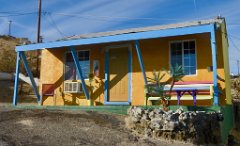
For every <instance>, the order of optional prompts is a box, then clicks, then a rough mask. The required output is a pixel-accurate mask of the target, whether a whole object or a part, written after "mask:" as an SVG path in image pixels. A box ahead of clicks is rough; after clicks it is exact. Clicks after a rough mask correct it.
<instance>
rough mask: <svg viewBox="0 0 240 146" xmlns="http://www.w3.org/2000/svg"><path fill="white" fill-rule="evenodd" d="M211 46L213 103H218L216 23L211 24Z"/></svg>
mask: <svg viewBox="0 0 240 146" xmlns="http://www.w3.org/2000/svg"><path fill="white" fill-rule="evenodd" d="M211 28H212V29H211V48H212V65H213V91H214V92H213V98H214V100H213V104H214V105H218V92H219V91H218V83H217V82H218V79H217V46H216V45H217V44H216V36H215V25H214V24H212V25H211Z"/></svg>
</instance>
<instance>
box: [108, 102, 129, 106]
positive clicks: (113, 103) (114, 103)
mask: <svg viewBox="0 0 240 146" xmlns="http://www.w3.org/2000/svg"><path fill="white" fill-rule="evenodd" d="M104 105H130V103H129V102H104Z"/></svg>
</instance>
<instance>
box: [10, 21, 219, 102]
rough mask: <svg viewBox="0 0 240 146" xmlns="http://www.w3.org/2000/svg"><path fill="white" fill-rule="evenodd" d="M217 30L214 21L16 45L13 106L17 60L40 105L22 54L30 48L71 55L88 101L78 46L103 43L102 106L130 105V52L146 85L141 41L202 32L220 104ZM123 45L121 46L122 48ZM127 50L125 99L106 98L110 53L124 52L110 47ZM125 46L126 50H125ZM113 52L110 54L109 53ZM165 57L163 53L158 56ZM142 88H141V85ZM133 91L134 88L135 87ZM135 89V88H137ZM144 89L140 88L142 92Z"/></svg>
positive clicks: (38, 96)
mask: <svg viewBox="0 0 240 146" xmlns="http://www.w3.org/2000/svg"><path fill="white" fill-rule="evenodd" d="M216 29H217V26H216V24H215V23H209V24H202V25H193V26H182V27H175V28H166V29H163V28H162V29H153V30H145V31H136V32H134V33H133V32H128V33H125V32H115V33H113V34H111V33H109V34H105V35H101V36H94V37H86V38H77V39H71V40H63V41H57V42H49V43H41V44H31V45H25V46H17V47H16V52H17V63H16V76H15V86H14V96H13V105H15V106H16V105H17V102H18V82H19V64H20V60H22V61H23V63H24V66H25V69H26V71H27V73H28V76H29V77H30V79H31V83H32V87H33V89H34V92H35V94H36V96H37V102H38V103H39V104H42V102H43V99H42V93H41V92H39V91H38V89H37V86H36V84H35V82H34V80H33V76H32V73H31V71H30V69H29V66H28V62H27V59H26V56H25V54H24V52H25V51H32V50H38V49H40V50H51V51H56V52H58V51H60V50H65V51H68V52H69V54H71V56H72V58H73V62H74V66H75V67H76V73H77V75H78V77H79V80H80V81H81V88H82V91H83V94H84V97H85V98H86V100H87V101H88V102H89V103H91V95H90V93H89V87H87V84H86V80H85V78H84V73H83V66H82V65H81V64H80V63H79V60H78V52H77V51H78V50H79V49H78V48H79V47H80V48H81V47H86V46H92V45H104V46H105V47H104V49H103V50H102V51H103V54H102V56H103V57H104V58H103V59H102V60H103V62H104V65H101V68H104V80H103V89H104V93H103V96H104V105H132V98H133V95H132V93H133V92H132V91H133V88H134V87H133V86H134V85H133V82H132V80H133V79H132V77H133V75H132V74H133V70H132V61H133V53H134V54H136V56H137V60H138V66H140V69H141V73H142V77H141V78H142V79H141V80H139V81H143V83H142V84H143V85H147V84H148V83H147V75H146V68H147V66H148V64H146V63H145V60H144V59H143V57H142V56H143V54H142V52H143V50H144V45H143V44H142V41H145V40H150V39H159V38H166V37H177V36H186V35H193V34H202V33H207V34H210V45H211V55H212V60H211V61H212V72H213V76H212V79H213V97H214V98H213V99H214V100H213V104H214V105H219V101H218V98H219V91H218V78H217V76H218V75H217V59H216V52H217V46H216V36H215V33H216ZM121 48H122V49H121ZM124 48H125V52H126V54H127V55H126V57H125V58H123V60H125V61H126V60H127V68H126V72H125V74H126V75H127V77H126V85H127V92H126V99H125V100H124V101H120V100H119V99H117V97H116V100H114V99H112V100H110V99H109V94H110V88H112V87H111V86H112V85H111V82H110V81H109V80H111V72H112V71H113V70H114V68H109V66H111V63H112V62H111V59H114V55H113V53H124V52H118V51H113V50H120V49H121V50H124ZM126 48H127V49H126ZM111 55H112V56H111ZM159 57H164V56H159ZM142 88H144V87H142ZM135 90H137V89H136V88H135ZM136 92H137V91H136ZM142 92H143V91H142Z"/></svg>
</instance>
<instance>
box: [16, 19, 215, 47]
mask: <svg viewBox="0 0 240 146" xmlns="http://www.w3.org/2000/svg"><path fill="white" fill-rule="evenodd" d="M211 29H212V27H211V25H209V24H207V25H198V26H189V27H181V28H171V29H163V30H152V31H145V32H136V33H127V34H119V35H113V36H102V37H95V38H86V39H75V40H66V41H57V42H48V43H40V44H30V45H24V46H17V47H16V51H30V50H37V49H45V48H61V47H70V46H79V45H90V44H100V43H108V42H122V41H131V40H132V41H133V40H141V39H151V38H161V37H170V36H179V35H188V34H196V33H204V32H211Z"/></svg>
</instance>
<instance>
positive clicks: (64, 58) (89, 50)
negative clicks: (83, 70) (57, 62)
mask: <svg viewBox="0 0 240 146" xmlns="http://www.w3.org/2000/svg"><path fill="white" fill-rule="evenodd" d="M81 51H88V52H89V64H90V66H89V73H91V49H84V50H76V53H77V54H78V52H81ZM67 53H70V54H71V51H66V52H65V53H64V56H63V61H64V63H63V64H64V65H63V79H64V81H72V80H67V79H66V78H65V66H66V59H67V58H66V55H67ZM84 80H89V79H88V78H86V79H84ZM77 81H80V79H78V80H77Z"/></svg>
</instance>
